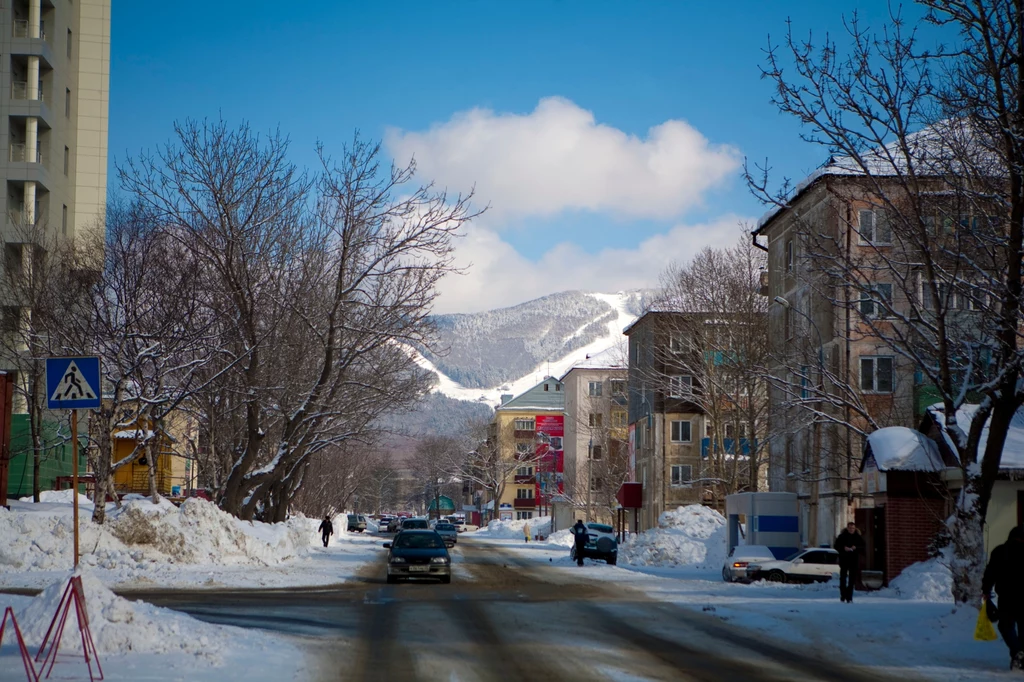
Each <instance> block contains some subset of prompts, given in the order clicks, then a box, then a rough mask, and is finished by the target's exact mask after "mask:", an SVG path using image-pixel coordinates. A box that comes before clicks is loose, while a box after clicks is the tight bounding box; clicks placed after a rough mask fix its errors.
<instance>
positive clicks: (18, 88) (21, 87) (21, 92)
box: [11, 81, 46, 102]
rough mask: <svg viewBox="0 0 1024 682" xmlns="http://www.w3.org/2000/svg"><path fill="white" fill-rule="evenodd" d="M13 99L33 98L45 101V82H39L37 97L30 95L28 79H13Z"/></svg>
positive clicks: (37, 100)
mask: <svg viewBox="0 0 1024 682" xmlns="http://www.w3.org/2000/svg"><path fill="white" fill-rule="evenodd" d="M11 99H17V100H27V99H32V100H33V101H36V102H45V101H46V100H45V99H44V98H43V84H42V83H39V88H38V89H37V90H36V96H35V98H30V97H29V96H28V81H12V82H11Z"/></svg>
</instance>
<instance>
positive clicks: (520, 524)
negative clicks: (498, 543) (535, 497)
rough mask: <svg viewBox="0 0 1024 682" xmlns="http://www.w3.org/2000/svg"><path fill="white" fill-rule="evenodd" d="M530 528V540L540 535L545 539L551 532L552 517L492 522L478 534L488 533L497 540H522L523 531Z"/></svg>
mask: <svg viewBox="0 0 1024 682" xmlns="http://www.w3.org/2000/svg"><path fill="white" fill-rule="evenodd" d="M527 525H529V526H530V539H531V540H532V539H533V538H534V537H536V536H538V535H542V536H544V537H545V538H546V537H547V536H548V534H549V533H550V532H551V517H550V516H539V517H537V518H535V519H528V520H527V519H524V520H522V521H491V522H490V523H488V524H487V527H486V528H481V529H480V530H478V531H476V532H477V533H486V534H487V536H488V537H491V538H494V539H495V540H522V539H523V538H524V534H523V529H524V528H525V526H527Z"/></svg>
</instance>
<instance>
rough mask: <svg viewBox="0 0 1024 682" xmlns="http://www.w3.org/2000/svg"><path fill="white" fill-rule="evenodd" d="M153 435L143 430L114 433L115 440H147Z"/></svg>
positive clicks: (151, 432)
mask: <svg viewBox="0 0 1024 682" xmlns="http://www.w3.org/2000/svg"><path fill="white" fill-rule="evenodd" d="M153 435H154V432H153V431H148V430H144V429H130V430H126V431H114V436H113V437H114V439H115V440H147V439H149V438H152V437H153Z"/></svg>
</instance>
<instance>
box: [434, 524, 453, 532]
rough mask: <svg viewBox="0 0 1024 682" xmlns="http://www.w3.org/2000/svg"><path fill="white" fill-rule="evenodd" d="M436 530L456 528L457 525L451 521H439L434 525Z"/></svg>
mask: <svg viewBox="0 0 1024 682" xmlns="http://www.w3.org/2000/svg"><path fill="white" fill-rule="evenodd" d="M434 530H455V526H453V525H452V524H450V523H439V524H437V526H435V527H434Z"/></svg>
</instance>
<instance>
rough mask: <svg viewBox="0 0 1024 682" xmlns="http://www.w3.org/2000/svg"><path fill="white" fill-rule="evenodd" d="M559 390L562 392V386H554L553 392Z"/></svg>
mask: <svg viewBox="0 0 1024 682" xmlns="http://www.w3.org/2000/svg"><path fill="white" fill-rule="evenodd" d="M561 390H562V384H555V392H556V393H557V392H558V391H561Z"/></svg>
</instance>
